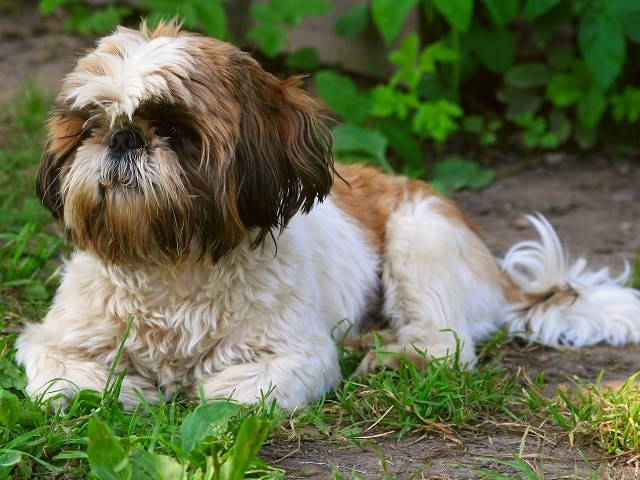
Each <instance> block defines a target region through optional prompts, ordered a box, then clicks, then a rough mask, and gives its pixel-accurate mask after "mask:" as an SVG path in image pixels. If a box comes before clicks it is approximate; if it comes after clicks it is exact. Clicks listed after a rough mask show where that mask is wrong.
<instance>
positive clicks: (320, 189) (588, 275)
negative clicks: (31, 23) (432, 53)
mask: <svg viewBox="0 0 640 480" xmlns="http://www.w3.org/2000/svg"><path fill="white" fill-rule="evenodd" d="M48 131H49V141H48V144H47V146H46V151H45V152H44V155H43V159H42V164H41V166H40V169H39V172H38V178H37V187H38V193H39V195H40V197H41V199H42V201H43V203H44V204H45V205H46V206H47V207H48V208H49V209H50V210H51V211H52V212H53V214H54V216H56V217H57V218H59V219H60V220H61V221H62V223H63V224H64V227H65V229H66V231H67V233H68V236H69V240H70V242H71V243H72V244H73V245H74V246H75V249H76V250H75V253H74V254H73V256H72V257H71V259H70V260H69V261H68V262H67V264H66V267H65V271H64V275H63V278H62V282H61V285H60V288H59V290H58V292H57V295H56V297H55V300H54V303H53V305H52V307H51V309H50V311H49V312H48V314H47V315H46V317H45V319H44V321H43V322H42V323H34V324H29V325H27V326H26V328H25V330H24V332H23V333H22V334H21V335H20V337H19V339H18V341H17V347H18V353H17V359H18V361H19V362H20V363H21V364H22V365H24V366H25V368H26V373H27V377H28V386H27V391H28V392H29V393H30V394H31V395H34V396H38V395H42V396H44V397H49V396H53V395H56V394H59V393H62V394H63V395H64V396H65V397H70V396H72V395H74V393H75V392H77V391H78V389H84V388H89V389H95V390H102V389H104V388H105V383H106V381H107V376H108V372H109V369H110V367H111V364H112V362H113V361H114V358H115V356H116V351H117V348H118V345H119V343H120V342H121V340H122V338H123V334H124V332H125V328H126V326H127V323H128V322H129V320H130V318H132V317H135V320H134V321H133V324H132V329H131V331H130V334H129V336H128V338H127V339H126V342H125V343H124V350H123V353H122V357H121V359H120V362H119V364H118V369H119V371H122V370H123V369H125V368H126V376H125V377H124V382H123V384H122V390H121V400H122V401H123V402H124V404H125V405H126V406H127V407H132V406H133V405H135V404H136V403H137V402H138V397H137V395H136V394H135V392H134V391H135V390H138V391H139V392H140V393H141V394H142V395H143V396H144V397H146V398H147V399H148V400H151V401H153V400H157V399H158V398H159V395H163V396H165V397H170V396H171V395H173V394H174V393H175V392H182V393H184V394H186V395H197V392H198V389H199V386H201V387H202V389H203V391H204V393H205V395H206V396H207V397H209V398H217V397H228V396H232V397H233V398H235V399H237V400H238V401H241V402H255V401H256V400H257V399H259V398H260V397H261V396H262V395H263V394H266V393H267V392H271V393H270V395H271V396H272V398H274V399H276V400H277V403H278V404H279V405H280V406H281V407H283V408H285V409H295V408H296V407H298V406H301V405H304V404H306V403H308V402H310V401H312V400H314V399H316V398H318V397H319V396H321V395H322V394H323V393H324V392H327V391H328V390H330V389H331V388H332V387H333V386H334V385H335V384H336V383H337V382H338V381H339V379H340V368H339V365H338V354H337V349H336V346H335V344H334V338H335V337H340V336H341V335H343V334H344V333H345V332H346V331H347V330H348V329H351V332H352V333H355V332H357V331H358V329H359V328H360V326H361V325H362V322H363V320H364V319H365V318H366V317H367V316H369V315H370V314H371V313H372V312H373V313H375V311H378V312H381V313H382V315H383V317H384V318H385V319H386V321H387V323H388V327H389V332H390V334H388V335H386V336H385V337H384V338H385V339H387V340H388V343H389V344H387V345H385V348H386V349H387V350H392V351H396V352H398V353H400V354H404V355H406V356H407V357H408V358H409V359H410V360H412V361H414V362H416V363H417V364H421V363H422V362H423V357H421V356H420V355H417V354H415V349H416V348H417V349H419V350H425V351H426V354H427V357H426V358H427V359H428V358H432V357H441V356H445V355H448V354H452V353H453V352H454V350H455V348H456V336H457V337H458V339H459V341H460V345H461V355H460V359H461V361H462V362H464V363H467V364H472V363H473V362H474V360H475V352H474V347H475V344H476V342H477V341H478V340H480V339H483V338H485V337H487V336H488V335H490V334H491V333H492V332H494V331H496V329H499V328H501V327H503V326H505V327H506V328H507V329H509V330H511V331H518V332H525V331H528V332H529V335H530V337H531V338H533V339H537V340H540V341H543V342H544V343H547V344H552V345H553V344H570V345H573V346H576V347H579V346H583V345H588V344H594V343H597V342H600V341H607V342H610V343H612V344H622V343H627V342H638V341H640V296H639V294H638V292H637V291H635V290H632V289H630V288H627V287H625V286H624V284H625V282H626V280H627V277H628V272H627V274H624V275H622V276H621V277H619V278H615V279H614V278H611V276H610V275H609V273H608V271H606V270H601V271H598V272H588V271H585V270H584V261H583V260H581V259H580V260H578V261H577V262H576V263H574V264H571V263H569V261H568V260H567V258H566V254H565V253H564V250H563V248H562V247H561V245H560V243H559V242H558V239H557V237H556V235H555V233H554V231H553V229H552V228H551V226H550V225H549V224H548V223H547V222H546V220H544V219H543V218H542V217H530V220H531V222H532V223H533V225H534V226H535V227H536V229H537V230H538V233H539V235H540V236H541V241H540V242H522V243H520V244H518V245H516V246H515V247H513V249H511V250H510V251H509V252H508V253H507V255H506V257H505V259H504V260H502V261H497V260H496V259H494V258H493V256H492V255H491V254H490V252H489V250H488V249H487V248H486V246H485V245H484V244H483V242H482V241H481V240H480V238H479V236H478V233H477V231H476V229H475V228H474V226H473V225H472V224H471V222H470V221H469V220H468V219H467V218H466V217H465V216H464V215H463V214H462V213H461V212H460V211H459V210H458V208H457V206H456V205H455V204H454V203H453V202H452V201H450V200H448V199H446V198H443V197H442V196H440V195H438V194H437V193H436V192H435V191H434V190H432V189H431V188H430V187H429V186H427V185H426V184H424V183H421V182H418V181H413V180H408V179H406V178H400V177H390V176H386V175H383V174H382V173H380V172H378V171H377V170H375V169H373V168H370V167H366V166H361V165H358V166H346V165H335V166H334V163H333V159H332V157H331V145H330V143H331V141H330V136H329V132H328V131H327V129H326V127H324V126H323V125H322V123H321V121H320V119H319V115H318V111H317V107H316V105H315V103H314V102H313V101H312V100H311V99H310V98H309V97H308V96H307V95H306V94H305V93H304V92H303V91H302V90H301V89H300V88H299V80H298V79H296V78H291V79H288V80H283V81H281V80H278V79H276V78H275V77H274V76H272V75H270V74H269V73H266V72H265V71H264V70H263V69H262V68H261V67H260V66H259V65H258V63H257V62H256V61H255V60H253V59H252V58H251V57H250V56H249V55H247V54H246V53H243V52H241V51H240V50H238V49H236V48H235V47H233V46H231V45H229V44H226V43H223V42H220V41H217V40H214V39H211V38H207V37H204V36H200V35H196V34H192V33H188V32H184V31H182V30H181V29H180V28H179V26H177V25H175V24H174V23H168V24H163V25H160V26H159V27H158V28H157V29H155V30H154V31H149V30H148V29H147V28H146V26H145V25H144V24H143V25H142V27H141V28H140V30H139V31H136V30H130V29H126V28H118V29H117V30H116V31H115V32H114V33H113V34H112V35H110V36H108V37H106V38H103V39H102V40H100V41H99V43H98V44H97V47H96V48H95V49H94V50H93V51H91V52H89V53H88V54H87V55H86V56H85V57H84V58H82V59H81V60H80V61H79V63H78V65H77V67H76V68H75V70H74V71H73V72H72V73H70V74H69V75H68V76H67V77H66V79H65V80H64V82H63V85H62V90H61V92H60V94H59V96H58V98H57V101H56V103H55V106H54V107H53V110H52V113H51V117H50V121H49V126H48ZM454 333H455V335H454ZM386 362H387V366H389V367H394V366H395V365H397V359H396V360H394V359H393V358H392V357H389V358H387V360H386ZM377 367H378V363H377V359H376V356H375V353H372V354H369V355H368V356H366V357H365V359H364V361H363V363H362V365H361V366H360V369H359V372H367V371H370V370H372V369H375V368H377Z"/></svg>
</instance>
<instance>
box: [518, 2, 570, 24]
mask: <svg viewBox="0 0 640 480" xmlns="http://www.w3.org/2000/svg"><path fill="white" fill-rule="evenodd" d="M560 1H561V0H526V3H525V4H524V8H523V9H522V16H523V17H524V18H525V19H526V20H529V21H531V20H533V19H535V18H538V17H539V16H540V15H543V14H544V13H546V12H548V11H549V10H551V9H552V8H553V7H555V6H556V5H557V4H558V3H560Z"/></svg>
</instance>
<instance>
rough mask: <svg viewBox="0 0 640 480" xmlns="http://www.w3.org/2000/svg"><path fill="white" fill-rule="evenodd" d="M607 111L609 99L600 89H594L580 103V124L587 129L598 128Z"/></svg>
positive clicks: (578, 110)
mask: <svg viewBox="0 0 640 480" xmlns="http://www.w3.org/2000/svg"><path fill="white" fill-rule="evenodd" d="M606 109H607V99H606V97H605V96H604V93H602V91H601V90H599V89H598V88H592V89H591V90H589V91H588V92H587V94H586V95H584V96H583V97H582V98H581V99H580V100H579V101H578V105H577V108H576V113H577V117H578V123H579V124H580V126H581V127H584V128H586V129H593V128H595V127H596V125H597V124H598V122H599V121H600V118H601V117H602V114H603V113H604V112H605V110H606Z"/></svg>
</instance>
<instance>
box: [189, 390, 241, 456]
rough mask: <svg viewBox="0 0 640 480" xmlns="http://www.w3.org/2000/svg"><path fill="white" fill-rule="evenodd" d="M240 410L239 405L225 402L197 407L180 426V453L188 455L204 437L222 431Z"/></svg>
mask: <svg viewBox="0 0 640 480" xmlns="http://www.w3.org/2000/svg"><path fill="white" fill-rule="evenodd" d="M240 408H241V407H240V405H239V404H237V403H233V402H231V401H227V400H220V401H215V402H211V403H207V404H204V405H199V406H198V407H197V408H196V409H195V410H194V411H193V412H191V413H190V414H188V415H187V416H186V417H185V419H184V420H183V422H182V425H180V429H179V435H180V440H179V442H180V447H181V448H182V451H183V452H184V453H185V454H189V452H191V450H193V449H194V448H195V447H196V445H197V444H198V443H199V442H201V441H202V440H204V439H205V438H206V437H209V436H212V435H215V434H216V433H219V432H221V431H223V430H224V429H225V428H226V426H227V424H228V423H229V420H230V419H231V418H232V417H233V416H234V415H236V414H237V413H238V411H239V410H240Z"/></svg>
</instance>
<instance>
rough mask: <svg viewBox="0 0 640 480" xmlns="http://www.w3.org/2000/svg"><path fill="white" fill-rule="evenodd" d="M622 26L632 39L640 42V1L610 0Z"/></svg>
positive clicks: (610, 4)
mask: <svg viewBox="0 0 640 480" xmlns="http://www.w3.org/2000/svg"><path fill="white" fill-rule="evenodd" d="M607 4H608V5H609V7H610V8H611V10H612V11H613V12H614V14H615V15H616V17H617V18H618V21H619V22H620V24H621V25H622V28H623V30H624V32H625V34H626V35H627V37H628V38H630V39H631V40H632V41H634V42H636V43H640V2H638V1H637V0H634V1H630V0H608V1H607Z"/></svg>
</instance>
